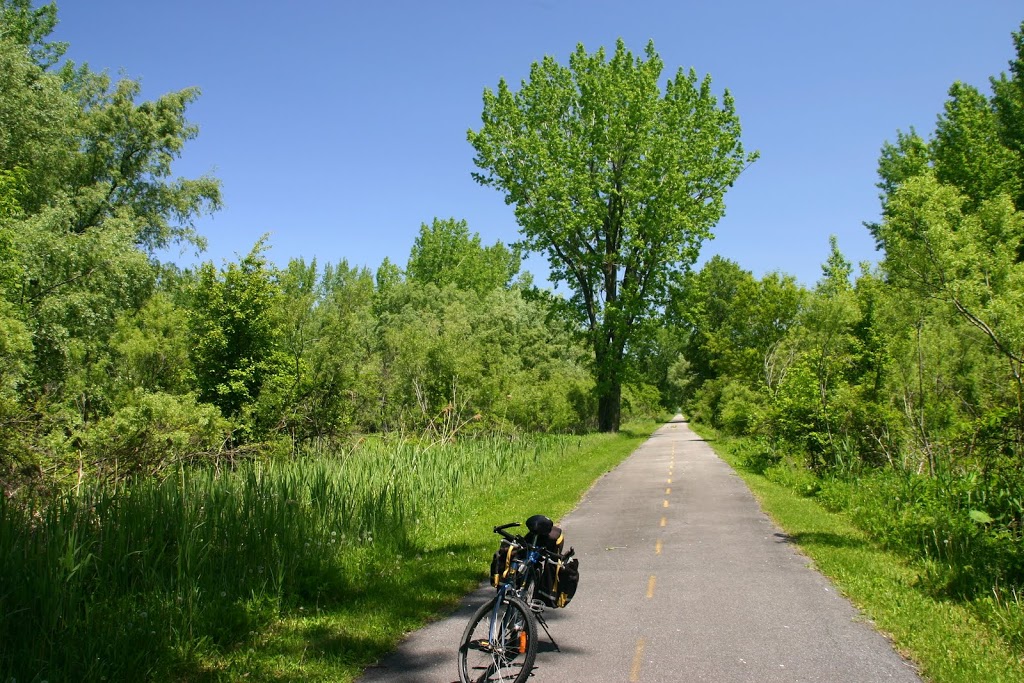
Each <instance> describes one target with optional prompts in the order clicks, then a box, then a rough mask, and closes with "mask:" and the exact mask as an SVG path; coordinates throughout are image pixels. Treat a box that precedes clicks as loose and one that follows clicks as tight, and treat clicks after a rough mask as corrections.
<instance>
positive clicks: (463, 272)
mask: <svg viewBox="0 0 1024 683" xmlns="http://www.w3.org/2000/svg"><path fill="white" fill-rule="evenodd" d="M518 271H519V254H518V253H517V252H515V251H512V250H509V249H508V248H507V247H505V245H503V244H502V243H501V242H497V243H495V244H493V245H491V246H489V247H482V246H481V245H480V236H479V235H477V234H475V233H474V234H473V235H472V236H470V234H469V228H468V226H467V224H466V221H456V220H455V219H453V218H449V219H447V220H438V219H436V218H435V219H434V222H433V223H432V224H431V225H430V226H427V225H426V224H424V225H423V226H421V227H420V234H419V236H417V237H416V242H415V243H414V244H413V247H412V253H411V254H410V255H409V263H408V265H406V267H405V273H406V277H408V278H409V279H410V280H412V281H414V282H419V283H423V284H426V283H428V282H429V283H433V284H435V285H437V286H438V287H441V288H444V286H445V285H453V286H455V287H457V288H459V289H467V290H472V291H474V292H477V293H480V294H484V293H487V292H489V291H491V290H492V289H499V288H507V287H508V286H509V283H510V282H511V281H512V278H513V277H515V275H516V273H517V272H518Z"/></svg>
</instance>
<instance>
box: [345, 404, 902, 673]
mask: <svg viewBox="0 0 1024 683" xmlns="http://www.w3.org/2000/svg"><path fill="white" fill-rule="evenodd" d="M536 512H538V513H543V512H544V511H543V510H536ZM507 521H510V520H494V523H495V524H500V523H504V522H507ZM520 521H521V520H520ZM560 525H561V527H562V528H563V530H564V532H565V538H566V546H567V547H568V546H569V545H571V546H574V547H575V548H576V554H577V556H578V557H579V558H580V585H579V590H578V592H577V593H576V597H575V598H574V599H573V601H572V604H570V605H569V606H568V607H567V608H565V609H559V610H547V611H546V612H545V617H546V618H547V621H548V625H549V627H550V629H551V633H552V635H553V636H554V638H555V640H556V641H557V642H558V645H559V647H560V648H561V651H556V650H555V649H554V647H553V646H552V645H551V643H550V642H549V641H548V640H547V638H546V637H545V636H544V635H543V631H542V632H541V641H540V646H539V652H538V654H537V661H536V668H535V669H534V675H533V677H532V678H531V679H530V680H531V681H533V682H535V683H546V682H548V681H552V682H553V681H560V682H564V681H581V682H582V681H587V682H595V683H603V682H605V681H607V682H609V683H610V682H613V681H614V682H616V683H618V682H625V681H631V682H632V681H636V682H639V681H645V682H646V681H666V682H668V681H671V682H688V681H714V682H716V683H731V682H733V681H750V682H754V681H756V682H758V683H763V682H769V681H780V682H781V681H785V682H786V683H796V682H798V681H799V682H812V681H818V682H821V683H866V682H875V681H906V682H911V681H920V679H919V678H918V676H917V674H916V673H915V671H914V669H913V668H912V667H911V665H910V664H908V663H907V662H906V661H904V660H903V659H902V658H901V657H900V656H899V655H898V654H897V653H896V652H895V651H894V650H893V648H892V646H891V645H890V643H889V641H887V640H886V639H885V638H884V637H883V636H882V635H880V634H879V633H877V632H876V631H875V630H874V629H873V628H872V627H871V624H870V623H869V621H868V620H867V619H866V618H865V617H864V616H863V615H861V614H860V613H859V612H858V611H857V610H856V609H854V607H853V606H852V605H851V604H850V603H849V602H848V601H847V600H846V599H845V598H844V597H842V596H841V595H840V594H838V592H837V591H836V589H835V587H833V586H832V584H831V583H829V581H828V580H827V579H826V578H824V577H823V576H822V575H821V574H819V573H818V572H817V571H815V570H814V569H812V568H811V567H810V560H808V558H807V557H805V556H804V555H802V554H800V553H799V552H798V551H797V549H796V548H795V547H794V546H793V545H791V544H790V543H789V542H788V541H787V537H786V535H785V534H783V533H782V532H781V531H780V530H779V529H778V527H776V526H775V525H774V524H773V523H772V522H771V521H770V520H769V519H768V518H767V517H766V516H765V515H764V513H762V512H761V509H760V507H759V506H758V504H757V502H756V501H755V500H754V498H753V496H752V495H751V493H750V491H749V490H748V489H747V487H746V485H745V484H744V483H743V480H741V479H740V478H739V477H738V476H737V475H736V474H735V473H734V472H733V471H732V469H731V468H730V467H729V466H728V465H727V464H726V463H725V462H724V461H722V460H721V459H719V458H718V456H717V455H715V453H714V451H712V450H711V447H710V446H709V445H708V444H707V443H706V442H704V441H703V440H702V439H701V438H700V437H698V436H697V435H696V434H694V433H693V432H692V431H691V430H690V428H689V426H688V425H687V424H686V423H685V422H684V421H683V420H682V418H678V417H677V418H676V419H675V420H674V421H673V422H671V423H669V424H666V425H664V426H662V427H661V428H660V429H658V431H657V432H655V433H654V435H653V436H652V437H651V438H650V439H649V440H648V441H647V442H645V443H644V444H643V445H642V446H640V448H638V449H637V450H636V451H635V452H634V453H633V454H632V455H631V456H630V457H629V458H628V459H627V460H625V461H624V462H623V463H622V464H621V465H620V466H619V467H617V468H616V469H615V470H613V471H612V472H609V473H608V474H607V475H605V476H604V477H602V478H601V479H600V480H598V482H597V483H596V484H595V485H594V487H593V488H591V490H590V491H589V492H588V493H587V494H586V495H585V496H584V498H583V500H582V501H581V502H580V504H579V506H578V507H577V508H576V509H575V510H574V511H573V512H571V513H570V514H568V515H567V516H566V517H564V518H563V519H562V520H560ZM497 545H498V537H497V536H495V547H497ZM489 562H490V557H481V558H480V563H481V572H483V570H484V569H485V566H486V565H487V564H488V563H489ZM493 593H494V589H493V588H491V587H490V586H487V587H486V588H482V589H480V590H478V591H476V592H474V593H472V594H470V595H468V596H466V598H465V599H463V600H462V602H461V606H460V608H459V609H458V610H456V611H455V612H454V613H453V614H452V615H451V616H450V617H448V618H445V619H441V620H439V621H436V622H434V623H432V624H430V625H428V626H427V627H425V628H423V629H421V630H419V631H417V632H415V633H412V634H410V635H409V637H408V638H406V639H405V641H403V643H402V644H401V645H400V647H399V648H398V650H397V651H396V652H395V653H393V654H392V655H390V656H388V657H387V658H385V659H384V660H383V661H381V662H380V663H379V664H378V665H376V666H373V667H370V668H369V669H367V670H366V673H365V675H364V676H363V678H361V679H360V681H361V683H378V682H384V681H387V682H388V683H413V682H415V683H434V682H436V683H451V682H452V681H456V682H457V681H458V673H457V670H456V651H457V649H458V645H459V639H460V637H461V635H462V631H463V629H464V628H465V625H466V622H467V621H468V620H469V617H470V615H471V614H472V613H473V611H474V610H475V609H476V607H477V606H479V605H480V604H481V603H482V602H483V601H485V600H487V599H488V598H489V597H491V596H492V595H493Z"/></svg>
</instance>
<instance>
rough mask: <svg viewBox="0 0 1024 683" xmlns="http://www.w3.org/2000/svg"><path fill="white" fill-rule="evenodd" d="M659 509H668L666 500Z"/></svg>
mask: <svg viewBox="0 0 1024 683" xmlns="http://www.w3.org/2000/svg"><path fill="white" fill-rule="evenodd" d="M661 507H663V508H667V507H668V501H667V500H666V501H665V502H664V503H662V505H661Z"/></svg>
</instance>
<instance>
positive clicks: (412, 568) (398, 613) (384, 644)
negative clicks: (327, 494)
mask: <svg viewBox="0 0 1024 683" xmlns="http://www.w3.org/2000/svg"><path fill="white" fill-rule="evenodd" d="M479 555H480V549H479V548H477V547H475V546H472V545H469V544H452V545H447V546H444V547H441V548H437V549H432V550H430V551H426V550H421V551H419V552H415V551H414V552H413V553H412V555H411V557H415V558H416V559H415V560H412V559H407V560H406V564H405V566H404V567H401V568H398V569H396V563H395V560H396V559H397V558H396V557H395V556H388V555H387V554H385V556H384V557H381V558H378V559H377V561H375V562H374V563H372V564H371V565H370V566H363V567H361V568H360V572H359V574H358V576H353V577H352V578H351V579H350V580H349V581H348V582H347V585H346V586H345V588H344V589H343V590H342V591H341V592H340V593H336V594H334V595H328V594H321V595H320V596H319V605H318V606H316V607H313V606H310V605H309V604H308V603H307V604H306V605H304V606H302V607H300V606H297V605H296V606H293V607H292V608H291V609H289V610H287V611H286V613H285V614H284V615H283V616H282V618H281V619H280V620H279V621H278V622H277V623H275V624H274V625H273V626H272V627H271V628H270V629H267V630H265V631H264V632H261V633H259V634H255V635H254V636H253V638H252V639H251V640H250V641H249V642H247V643H242V644H239V645H238V646H236V647H234V648H232V649H231V650H229V651H226V652H224V653H223V655H222V656H220V657H217V658H216V659H215V661H210V660H209V659H208V658H203V657H200V658H198V660H197V661H192V662H189V663H187V664H183V665H180V666H179V667H177V671H176V673H178V674H179V677H180V680H187V681H202V682H206V681H211V682H212V681H224V680H246V681H257V682H264V683H270V682H272V681H273V682H276V683H284V682H292V681H294V682H296V683H297V682H298V681H336V680H351V679H354V678H357V677H358V676H359V675H360V674H361V672H362V671H363V669H364V668H365V667H367V666H370V670H369V671H368V673H371V672H372V671H373V669H374V667H373V666H371V665H373V663H374V662H378V661H380V660H381V659H382V658H383V657H384V656H385V655H387V654H388V653H390V652H391V651H392V650H393V649H394V648H395V646H396V645H397V643H398V641H399V640H400V639H401V637H402V636H403V634H404V633H406V632H408V631H410V630H413V629H415V628H418V627H419V626H421V625H422V624H423V623H424V622H426V621H430V620H432V619H434V618H437V617H440V616H443V615H445V614H447V613H449V612H451V611H452V610H453V609H455V608H456V607H457V605H458V601H459V599H460V598H461V597H462V596H464V595H465V594H466V593H467V592H469V591H470V590H472V589H473V588H475V587H476V586H478V585H479V583H480V580H481V578H482V572H481V567H480V562H479ZM406 557H409V556H406ZM468 558H473V560H474V561H472V562H470V561H469V559H468ZM336 590H337V589H336ZM285 599H286V601H287V600H288V598H287V596H286V598H285ZM467 619H468V614H467ZM456 648H457V643H454V642H453V643H452V648H451V654H450V658H451V665H452V666H451V668H452V671H453V673H454V671H455V668H454V667H455V653H456ZM441 659H442V656H441V655H431V656H415V655H413V656H407V657H405V658H404V659H403V660H402V661H401V662H398V663H397V665H396V664H395V663H394V662H391V666H392V668H393V669H394V670H396V671H401V672H402V675H403V677H404V678H403V679H402V680H417V672H418V671H426V670H428V669H431V668H433V667H436V666H437V665H438V664H439V663H441V662H440V660H441Z"/></svg>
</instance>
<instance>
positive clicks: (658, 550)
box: [654, 538, 661, 555]
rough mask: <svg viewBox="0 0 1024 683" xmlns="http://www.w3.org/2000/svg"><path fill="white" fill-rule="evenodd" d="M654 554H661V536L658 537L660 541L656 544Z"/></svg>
mask: <svg viewBox="0 0 1024 683" xmlns="http://www.w3.org/2000/svg"><path fill="white" fill-rule="evenodd" d="M654 554H655V555H661V539H660V538H659V539H658V542H657V543H655V544H654Z"/></svg>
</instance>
